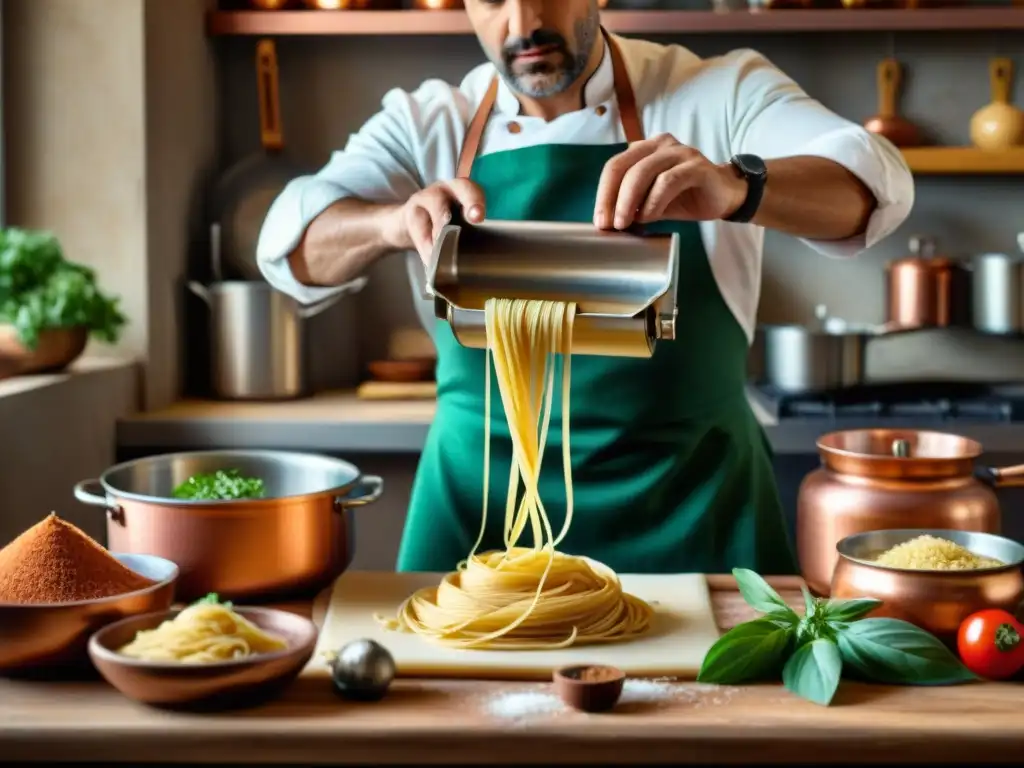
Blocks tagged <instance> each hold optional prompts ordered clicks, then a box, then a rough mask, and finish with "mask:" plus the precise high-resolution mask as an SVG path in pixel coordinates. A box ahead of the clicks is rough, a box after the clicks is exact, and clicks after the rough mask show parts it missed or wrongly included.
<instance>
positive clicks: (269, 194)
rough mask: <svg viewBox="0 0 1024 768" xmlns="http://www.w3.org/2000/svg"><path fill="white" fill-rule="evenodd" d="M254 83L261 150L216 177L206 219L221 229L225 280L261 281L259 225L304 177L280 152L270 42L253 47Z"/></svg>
mask: <svg viewBox="0 0 1024 768" xmlns="http://www.w3.org/2000/svg"><path fill="white" fill-rule="evenodd" d="M256 84H257V93H258V96H259V115H260V142H261V144H262V148H261V149H260V150H259V151H258V152H255V153H253V154H251V155H249V156H248V157H246V158H245V159H243V160H241V161H240V162H238V163H237V164H235V165H234V166H233V167H232V168H231V169H230V170H229V171H228V172H227V173H226V174H224V176H223V177H221V179H220V181H219V182H218V184H217V188H216V190H215V192H214V196H213V197H214V202H213V206H212V207H213V210H212V212H211V216H210V218H211V220H212V221H217V222H220V225H221V227H222V232H221V248H222V252H223V256H224V264H223V266H224V268H225V272H226V274H225V275H224V276H225V278H229V279H230V278H232V277H239V278H242V279H246V280H262V279H263V276H262V274H261V273H260V270H259V266H258V265H257V263H256V243H257V241H258V240H259V235H260V228H261V227H262V226H263V220H264V219H265V218H266V216H267V211H268V210H269V208H270V205H271V203H273V201H274V199H275V198H276V197H277V196H278V194H280V192H281V190H282V189H284V186H285V185H286V184H287V183H288V182H289V181H291V180H292V179H294V178H296V177H297V176H302V175H304V174H305V173H307V172H308V169H306V168H304V167H302V166H300V165H298V164H297V163H295V162H294V161H292V160H291V159H290V158H289V157H288V156H287V154H286V153H285V149H284V133H283V131H282V128H281V104H280V99H279V90H280V79H279V71H278V65H277V48H276V47H275V45H274V41H273V40H260V41H259V42H258V43H257V44H256Z"/></svg>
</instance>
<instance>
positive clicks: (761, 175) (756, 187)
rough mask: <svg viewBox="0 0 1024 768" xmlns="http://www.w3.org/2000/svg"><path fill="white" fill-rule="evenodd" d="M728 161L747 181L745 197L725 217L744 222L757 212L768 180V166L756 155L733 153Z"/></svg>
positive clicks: (738, 222) (729, 219)
mask: <svg viewBox="0 0 1024 768" xmlns="http://www.w3.org/2000/svg"><path fill="white" fill-rule="evenodd" d="M729 162H730V163H731V164H732V166H733V168H735V169H736V171H737V172H738V173H739V174H740V176H742V177H743V178H744V179H745V180H746V182H747V198H746V200H744V201H743V204H742V205H741V206H740V207H739V208H737V209H736V210H735V211H734V212H733V214H732V216H729V217H728V218H726V221H731V222H734V223H737V224H746V223H747V222H749V221H750V220H751V219H753V218H754V216H755V215H756V214H757V209H758V208H760V207H761V199H762V198H763V197H764V187H765V184H766V183H767V182H768V167H767V166H766V165H765V162H764V160H762V159H761V158H760V157H758V156H757V155H734V156H733V157H732V158H731V159H730V160H729Z"/></svg>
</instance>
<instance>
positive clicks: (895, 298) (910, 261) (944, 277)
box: [886, 235, 970, 331]
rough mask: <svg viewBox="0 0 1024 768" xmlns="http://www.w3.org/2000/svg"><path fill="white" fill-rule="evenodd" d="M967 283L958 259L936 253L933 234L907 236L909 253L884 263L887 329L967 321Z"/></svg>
mask: <svg viewBox="0 0 1024 768" xmlns="http://www.w3.org/2000/svg"><path fill="white" fill-rule="evenodd" d="M969 286H970V283H969V280H968V275H967V271H966V270H965V269H964V268H963V266H962V265H960V264H959V263H957V262H955V261H953V260H951V259H948V258H945V257H943V256H939V255H938V253H937V244H936V241H935V238H933V237H929V236H927V235H915V236H914V237H912V238H910V255H909V256H907V257H905V258H902V259H896V260H895V261H891V262H889V264H888V265H886V308H887V316H886V327H887V329H888V330H893V331H895V330H909V329H914V328H945V327H947V326H950V325H961V324H963V323H964V322H966V321H967V310H968V307H969V297H968V292H969V290H970V288H969Z"/></svg>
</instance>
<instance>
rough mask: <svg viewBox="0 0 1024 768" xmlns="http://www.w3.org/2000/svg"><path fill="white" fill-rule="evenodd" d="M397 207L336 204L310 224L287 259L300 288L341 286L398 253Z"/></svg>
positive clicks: (355, 202) (359, 202)
mask: <svg viewBox="0 0 1024 768" xmlns="http://www.w3.org/2000/svg"><path fill="white" fill-rule="evenodd" d="M400 208H401V206H400V205H381V204H377V203H367V202H364V201H362V200H355V199H347V200H339V201H338V202H336V203H334V204H333V205H331V206H329V207H328V208H327V209H325V210H324V211H323V212H322V213H321V214H320V215H319V216H317V217H316V218H315V219H313V221H312V222H310V224H309V226H308V227H307V228H306V232H305V234H304V235H303V237H302V240H301V241H300V242H299V244H298V246H297V247H296V248H295V250H294V251H292V252H291V254H290V255H289V256H288V265H289V266H290V267H291V270H292V274H293V275H294V276H295V279H296V280H298V281H299V282H300V283H302V284H304V285H322V286H326V285H341V284H342V283H346V282H348V281H350V280H354V279H355V278H357V277H359V276H360V275H361V274H362V273H363V272H365V271H366V269H367V268H368V267H369V266H370V265H371V264H373V262H375V261H377V259H379V258H380V257H381V256H386V255H387V254H389V253H394V252H396V251H399V250H401V249H402V244H401V243H399V242H398V234H399V233H397V231H396V229H397V227H396V222H397V221H398V220H399V218H400V217H399V215H398V211H399V209H400Z"/></svg>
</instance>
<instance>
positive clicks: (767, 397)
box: [748, 382, 1024, 427]
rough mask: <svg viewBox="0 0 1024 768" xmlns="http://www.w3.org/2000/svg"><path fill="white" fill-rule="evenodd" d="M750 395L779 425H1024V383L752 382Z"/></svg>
mask: <svg viewBox="0 0 1024 768" xmlns="http://www.w3.org/2000/svg"><path fill="white" fill-rule="evenodd" d="M748 394H749V395H750V397H751V399H752V400H754V401H755V402H757V403H758V405H760V406H761V407H762V408H763V409H764V410H765V411H766V412H767V413H768V414H769V415H770V416H771V417H773V418H774V419H775V420H776V421H778V422H783V421H786V422H792V421H805V422H815V421H817V422H821V421H827V422H830V423H834V424H840V425H841V424H842V423H844V422H849V423H854V422H856V423H861V424H862V423H864V422H868V421H870V422H875V421H880V422H884V423H885V425H886V426H917V427H925V426H933V425H939V424H948V423H950V422H960V423H964V422H971V423H982V424H984V423H1013V422H1024V384H995V385H993V384H975V383H959V382H953V383H935V382H928V383H917V384H909V383H899V384H875V385H864V386H860V387H853V388H850V389H844V390H838V391H835V392H827V393H813V394H790V393H786V392H782V391H780V390H778V389H777V388H775V387H773V386H771V385H770V384H750V385H749V386H748Z"/></svg>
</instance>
